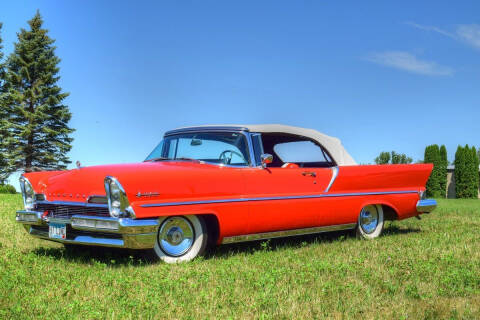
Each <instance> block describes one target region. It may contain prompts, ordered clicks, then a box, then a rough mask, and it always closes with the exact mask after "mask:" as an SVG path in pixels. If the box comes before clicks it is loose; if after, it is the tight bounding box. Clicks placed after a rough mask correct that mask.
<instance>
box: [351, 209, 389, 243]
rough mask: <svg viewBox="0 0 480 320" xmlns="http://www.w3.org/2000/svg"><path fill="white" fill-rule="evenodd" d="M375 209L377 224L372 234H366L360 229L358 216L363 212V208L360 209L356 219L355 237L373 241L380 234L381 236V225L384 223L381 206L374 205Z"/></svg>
mask: <svg viewBox="0 0 480 320" xmlns="http://www.w3.org/2000/svg"><path fill="white" fill-rule="evenodd" d="M373 206H375V207H376V208H377V212H378V223H377V227H376V228H375V230H374V231H373V232H372V233H366V232H365V231H363V229H362V227H361V226H360V214H361V212H362V211H363V209H364V208H365V207H367V206H365V207H363V208H362V211H360V213H359V214H358V219H357V236H358V237H359V238H361V239H367V240H369V239H374V238H377V237H378V236H379V235H380V234H382V231H383V223H384V219H383V208H382V206H381V205H379V204H376V205H373Z"/></svg>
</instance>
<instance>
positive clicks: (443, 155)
mask: <svg viewBox="0 0 480 320" xmlns="http://www.w3.org/2000/svg"><path fill="white" fill-rule="evenodd" d="M440 161H441V170H440V174H439V176H440V191H441V196H442V197H443V198H445V197H446V196H447V167H448V159H447V148H445V145H442V146H441V147H440Z"/></svg>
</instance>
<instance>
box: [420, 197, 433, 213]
mask: <svg viewBox="0 0 480 320" xmlns="http://www.w3.org/2000/svg"><path fill="white" fill-rule="evenodd" d="M436 207H437V201H436V200H434V199H424V200H418V201H417V212H421V213H430V212H432V211H433V210H434V209H435V208H436Z"/></svg>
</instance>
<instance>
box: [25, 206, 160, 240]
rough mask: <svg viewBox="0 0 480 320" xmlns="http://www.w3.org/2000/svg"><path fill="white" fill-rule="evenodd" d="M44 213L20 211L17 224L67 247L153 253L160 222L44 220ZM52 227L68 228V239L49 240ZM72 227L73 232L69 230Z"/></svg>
mask: <svg viewBox="0 0 480 320" xmlns="http://www.w3.org/2000/svg"><path fill="white" fill-rule="evenodd" d="M42 215H43V213H42V212H37V211H27V210H20V211H17V216H16V220H17V222H18V223H22V224H23V225H24V227H25V229H26V230H27V232H28V233H29V234H31V235H32V236H35V237H38V238H42V239H46V240H51V241H56V242H61V243H67V244H82V245H92V246H105V247H118V248H129V249H149V248H153V247H154V245H155V239H156V236H157V230H158V226H159V220H158V219H131V218H111V217H96V216H86V215H74V216H71V217H49V218H44V217H42ZM50 223H62V224H65V225H67V237H66V239H56V238H50V237H49V230H48V226H49V224H50ZM69 227H70V228H69Z"/></svg>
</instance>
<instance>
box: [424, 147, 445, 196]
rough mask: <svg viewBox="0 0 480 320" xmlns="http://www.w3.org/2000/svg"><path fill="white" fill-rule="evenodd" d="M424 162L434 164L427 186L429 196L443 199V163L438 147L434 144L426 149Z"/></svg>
mask: <svg viewBox="0 0 480 320" xmlns="http://www.w3.org/2000/svg"><path fill="white" fill-rule="evenodd" d="M423 162H424V163H432V164H433V170H432V173H431V174H430V177H429V178H428V181H427V186H426V187H427V196H429V197H443V196H444V193H442V187H441V183H440V180H441V179H440V177H441V166H442V161H441V156H440V149H439V148H438V145H436V144H432V145H430V146H427V147H426V148H425V156H424V160H423Z"/></svg>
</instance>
